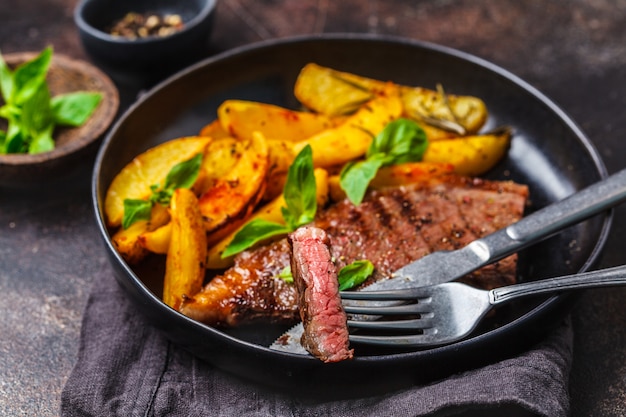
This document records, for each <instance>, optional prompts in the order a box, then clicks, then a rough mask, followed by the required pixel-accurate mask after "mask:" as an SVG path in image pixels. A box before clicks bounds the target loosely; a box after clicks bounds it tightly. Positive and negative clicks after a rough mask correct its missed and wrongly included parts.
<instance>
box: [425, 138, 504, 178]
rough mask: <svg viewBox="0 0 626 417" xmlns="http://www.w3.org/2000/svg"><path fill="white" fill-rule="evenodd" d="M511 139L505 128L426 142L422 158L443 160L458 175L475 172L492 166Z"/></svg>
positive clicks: (430, 160)
mask: <svg viewBox="0 0 626 417" xmlns="http://www.w3.org/2000/svg"><path fill="white" fill-rule="evenodd" d="M510 143H511V132H510V130H508V129H502V130H501V131H498V132H494V133H491V134H485V135H476V136H466V137H461V138H458V139H445V140H438V141H435V142H430V143H429V144H428V148H426V152H425V153H424V157H423V159H422V160H423V161H424V162H447V163H450V164H452V165H454V172H455V173H457V174H460V175H467V176H478V175H482V174H484V173H486V172H487V171H489V170H490V169H491V168H493V167H494V165H496V164H497V163H498V161H500V160H501V159H502V158H503V157H504V155H505V154H506V152H507V150H508V148H509V146H510Z"/></svg>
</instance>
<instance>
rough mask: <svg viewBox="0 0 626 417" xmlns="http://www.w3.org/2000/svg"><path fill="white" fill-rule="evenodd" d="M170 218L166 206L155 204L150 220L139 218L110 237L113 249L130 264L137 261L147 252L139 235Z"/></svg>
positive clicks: (165, 222) (157, 227)
mask: <svg viewBox="0 0 626 417" xmlns="http://www.w3.org/2000/svg"><path fill="white" fill-rule="evenodd" d="M169 220H170V215H169V212H168V210H167V208H165V207H163V206H162V205H160V204H155V205H154V206H153V207H152V210H151V212H150V220H140V221H138V222H135V223H133V224H131V225H130V227H128V228H127V229H124V228H122V227H120V228H119V230H118V231H117V232H116V233H115V234H114V235H113V236H112V237H111V241H112V243H113V246H115V249H116V250H117V251H118V252H119V254H120V255H122V258H124V260H126V262H128V263H129V264H131V265H134V264H137V263H139V262H140V261H141V260H143V259H144V258H145V256H146V255H147V254H148V250H146V249H147V248H146V247H145V246H144V245H143V244H142V242H141V236H142V235H143V234H146V233H149V232H151V231H153V230H156V229H159V228H160V227H161V226H163V225H164V224H167V223H168V222H169Z"/></svg>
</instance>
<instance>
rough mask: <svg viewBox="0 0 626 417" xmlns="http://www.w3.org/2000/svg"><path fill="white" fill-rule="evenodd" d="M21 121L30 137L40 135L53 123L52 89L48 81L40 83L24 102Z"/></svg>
mask: <svg viewBox="0 0 626 417" xmlns="http://www.w3.org/2000/svg"><path fill="white" fill-rule="evenodd" d="M20 121H21V125H22V129H24V130H26V132H27V135H28V136H29V139H30V138H34V137H36V136H38V135H39V134H40V133H41V132H42V131H43V130H46V129H48V127H49V126H51V125H52V123H53V120H52V110H51V109H50V90H48V85H47V84H46V83H43V84H39V88H37V90H36V91H34V92H33V94H32V95H31V96H30V97H29V98H28V100H26V101H25V102H24V103H23V104H22V114H21V117H20Z"/></svg>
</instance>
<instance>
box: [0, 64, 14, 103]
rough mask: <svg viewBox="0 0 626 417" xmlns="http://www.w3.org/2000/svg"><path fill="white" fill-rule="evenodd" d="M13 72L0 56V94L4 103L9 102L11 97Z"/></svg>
mask: <svg viewBox="0 0 626 417" xmlns="http://www.w3.org/2000/svg"><path fill="white" fill-rule="evenodd" d="M13 88H14V83H13V72H12V71H11V69H10V68H9V66H8V65H7V63H6V62H5V60H4V58H3V57H2V55H1V54H0V92H1V93H2V98H3V99H4V102H5V103H9V102H10V101H11V96H12V95H13Z"/></svg>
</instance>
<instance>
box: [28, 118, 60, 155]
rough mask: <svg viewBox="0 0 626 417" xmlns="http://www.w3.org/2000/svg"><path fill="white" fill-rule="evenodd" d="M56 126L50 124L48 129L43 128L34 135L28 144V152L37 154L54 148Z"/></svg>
mask: <svg viewBox="0 0 626 417" xmlns="http://www.w3.org/2000/svg"><path fill="white" fill-rule="evenodd" d="M53 128H54V126H53V125H49V126H48V128H47V129H43V130H41V131H39V132H37V133H36V134H35V136H32V138H31V140H30V144H29V145H28V153H29V154H36V153H42V152H49V151H51V150H53V149H54V139H52V130H53Z"/></svg>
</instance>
